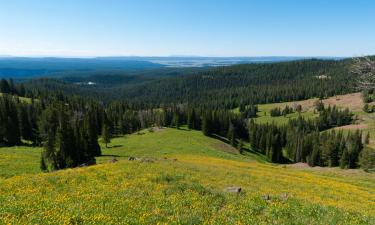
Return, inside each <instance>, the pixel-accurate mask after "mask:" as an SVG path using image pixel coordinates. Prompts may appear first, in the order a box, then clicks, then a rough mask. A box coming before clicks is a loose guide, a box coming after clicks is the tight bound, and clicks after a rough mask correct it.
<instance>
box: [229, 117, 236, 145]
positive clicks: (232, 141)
mask: <svg viewBox="0 0 375 225" xmlns="http://www.w3.org/2000/svg"><path fill="white" fill-rule="evenodd" d="M227 138H228V140H229V142H230V144H231V145H232V146H236V131H235V127H234V126H233V123H232V122H231V121H230V122H229V128H228V133H227Z"/></svg>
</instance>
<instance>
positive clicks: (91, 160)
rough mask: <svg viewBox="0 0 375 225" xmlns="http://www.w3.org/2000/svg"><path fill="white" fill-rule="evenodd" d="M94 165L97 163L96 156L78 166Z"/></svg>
mask: <svg viewBox="0 0 375 225" xmlns="http://www.w3.org/2000/svg"><path fill="white" fill-rule="evenodd" d="M92 165H96V160H95V158H93V159H90V160H89V161H87V162H85V163H83V164H81V165H79V166H78V167H86V166H92Z"/></svg>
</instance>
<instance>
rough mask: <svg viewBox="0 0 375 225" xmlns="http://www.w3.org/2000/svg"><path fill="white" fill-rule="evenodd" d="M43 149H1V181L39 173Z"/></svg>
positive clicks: (21, 147)
mask: <svg viewBox="0 0 375 225" xmlns="http://www.w3.org/2000/svg"><path fill="white" fill-rule="evenodd" d="M40 152H41V148H33V147H26V146H16V147H2V148H0V179H2V178H9V177H12V176H16V175H22V174H35V173H39V172H40V169H39V160H40Z"/></svg>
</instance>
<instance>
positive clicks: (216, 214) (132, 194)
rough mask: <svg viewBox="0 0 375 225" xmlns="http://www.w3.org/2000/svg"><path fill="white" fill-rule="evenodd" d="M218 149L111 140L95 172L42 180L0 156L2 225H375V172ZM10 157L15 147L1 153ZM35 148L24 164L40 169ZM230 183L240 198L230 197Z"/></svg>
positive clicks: (180, 139)
mask: <svg viewBox="0 0 375 225" xmlns="http://www.w3.org/2000/svg"><path fill="white" fill-rule="evenodd" d="M187 134H188V135H187ZM220 144H221V142H220V141H219V140H216V139H212V138H208V137H205V136H203V135H202V134H201V132H199V131H189V130H176V129H170V128H168V129H163V132H151V133H150V132H148V131H144V134H143V135H137V134H132V135H127V136H125V137H119V138H115V139H113V140H112V143H111V144H110V148H108V149H105V148H103V154H104V156H103V157H99V158H98V159H97V161H98V162H99V163H100V164H99V165H96V166H91V167H85V168H77V169H67V170H62V171H57V172H53V173H38V172H36V171H35V169H31V165H28V164H24V165H23V164H20V165H19V166H18V168H17V169H16V170H17V171H18V172H17V173H12V172H10V171H12V170H14V169H15V168H12V167H8V168H7V167H6V164H5V163H4V162H6V161H7V160H8V159H4V158H0V163H2V164H0V165H3V166H2V168H1V169H2V170H4V171H5V170H7V171H8V172H7V174H6V176H2V177H1V178H0V202H1V203H2V204H1V205H0V218H1V220H2V222H3V223H5V224H7V223H10V224H43V223H50V224H63V223H66V224H77V223H81V224H119V223H120V224H140V223H141V224H156V223H158V222H159V223H168V222H169V223H170V222H171V221H174V222H172V223H175V224H200V223H205V224H241V223H242V224H290V223H291V222H292V223H293V224H374V221H375V192H374V190H375V177H374V175H373V174H366V173H364V172H362V171H359V170H350V171H346V170H338V169H332V170H331V169H328V170H325V169H322V170H317V169H308V168H293V167H290V166H283V165H274V164H270V163H267V162H265V161H263V160H261V158H259V157H258V156H256V155H254V154H250V153H246V154H245V155H240V154H238V153H235V152H234V150H233V149H232V151H231V152H230V153H228V152H226V151H223V150H222V149H220V148H221V147H220ZM30 149H31V148H28V147H24V148H23V149H22V150H21V151H27V150H30ZM7 151H12V152H15V151H17V149H14V148H1V152H2V155H5V153H6V152H7ZM38 151H39V150H35V152H34V153H32V154H30V156H29V157H30V158H27V159H26V158H25V159H24V161H33V162H35V160H36V162H37V163H36V164H38V162H39V154H38ZM12 154H13V153H12ZM12 154H10V155H12ZM129 156H133V157H135V158H137V159H138V160H133V161H129V160H128V158H129ZM12 157H15V156H12ZM20 157H21V156H20ZM113 158H116V159H117V160H119V161H118V162H116V163H110V162H109V161H110V160H111V159H113ZM146 159H147V160H146ZM255 159H256V160H255ZM19 160H21V159H19ZM8 166H10V165H8ZM35 166H37V168H38V165H35ZM33 168H34V167H33ZM231 186H237V187H241V188H242V190H243V191H241V193H239V194H233V193H227V192H225V191H224V189H225V188H227V187H231ZM265 196H267V197H265Z"/></svg>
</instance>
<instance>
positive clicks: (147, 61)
mask: <svg viewBox="0 0 375 225" xmlns="http://www.w3.org/2000/svg"><path fill="white" fill-rule="evenodd" d="M308 58H312V57H282V56H270V57H199V56H171V57H157V56H156V57H140V56H127V57H96V58H58V57H44V58H38V57H9V56H0V78H16V79H17V78H18V79H24V78H32V77H42V76H54V75H55V74H59V73H65V72H82V71H85V72H90V71H104V70H107V71H108V70H120V71H128V72H132V71H140V70H146V69H148V70H149V69H157V68H164V67H175V68H180V67H216V66H228V65H234V64H248V63H269V62H285V61H293V60H299V59H308ZM318 58H321V59H341V58H338V57H318Z"/></svg>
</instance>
